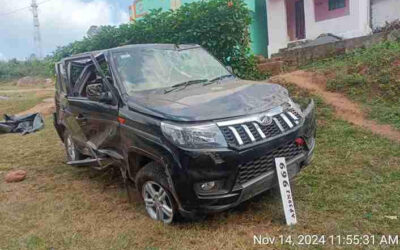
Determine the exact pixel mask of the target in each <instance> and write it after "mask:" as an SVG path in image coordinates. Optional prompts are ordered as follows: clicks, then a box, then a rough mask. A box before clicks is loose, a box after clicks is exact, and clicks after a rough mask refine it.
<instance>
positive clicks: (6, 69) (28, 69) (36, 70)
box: [0, 59, 54, 81]
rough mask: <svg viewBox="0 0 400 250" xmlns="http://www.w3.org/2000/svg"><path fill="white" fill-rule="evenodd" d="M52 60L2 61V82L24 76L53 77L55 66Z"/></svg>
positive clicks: (0, 70) (0, 73) (0, 67)
mask: <svg viewBox="0 0 400 250" xmlns="http://www.w3.org/2000/svg"><path fill="white" fill-rule="evenodd" d="M53 65H54V64H52V62H51V61H50V60H28V61H18V60H16V59H11V60H9V61H0V81H8V80H12V79H16V78H21V77H24V76H42V77H51V76H52V75H53V71H52V70H53V67H54V66H53Z"/></svg>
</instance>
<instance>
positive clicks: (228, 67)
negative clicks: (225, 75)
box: [225, 66, 233, 73]
mask: <svg viewBox="0 0 400 250" xmlns="http://www.w3.org/2000/svg"><path fill="white" fill-rule="evenodd" d="M225 68H226V69H227V70H228V71H229V73H233V69H232V67H231V66H226V67H225Z"/></svg>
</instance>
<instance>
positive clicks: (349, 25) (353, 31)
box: [304, 0, 371, 39]
mask: <svg viewBox="0 0 400 250" xmlns="http://www.w3.org/2000/svg"><path fill="white" fill-rule="evenodd" d="M349 3H350V14H349V15H346V16H341V17H337V18H332V19H327V20H323V21H319V22H316V21H315V12H314V0H305V1H304V5H305V6H304V12H305V13H304V14H305V17H306V39H315V38H317V37H318V36H319V35H321V34H323V33H332V34H334V35H337V36H340V37H343V38H353V37H358V36H364V35H368V34H370V33H371V29H370V27H369V12H370V11H369V0H350V2H349Z"/></svg>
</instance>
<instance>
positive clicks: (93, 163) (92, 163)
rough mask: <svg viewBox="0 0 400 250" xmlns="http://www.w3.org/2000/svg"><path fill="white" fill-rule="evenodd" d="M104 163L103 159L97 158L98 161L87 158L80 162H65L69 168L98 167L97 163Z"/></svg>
mask: <svg viewBox="0 0 400 250" xmlns="http://www.w3.org/2000/svg"><path fill="white" fill-rule="evenodd" d="M102 161H105V159H102V158H98V159H93V158H87V159H85V160H80V161H69V162H67V164H68V165H70V166H82V167H83V166H98V165H99V162H102Z"/></svg>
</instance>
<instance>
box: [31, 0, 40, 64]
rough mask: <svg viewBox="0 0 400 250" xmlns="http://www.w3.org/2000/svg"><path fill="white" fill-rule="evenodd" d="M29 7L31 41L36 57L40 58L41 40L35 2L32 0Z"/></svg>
mask: <svg viewBox="0 0 400 250" xmlns="http://www.w3.org/2000/svg"><path fill="white" fill-rule="evenodd" d="M31 7H32V14H33V41H34V43H35V49H36V56H37V57H38V58H42V38H41V36H40V24H39V15H38V5H37V3H36V0H32V4H31Z"/></svg>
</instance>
